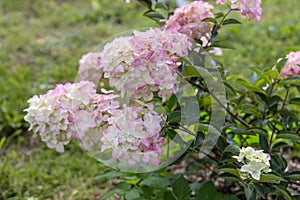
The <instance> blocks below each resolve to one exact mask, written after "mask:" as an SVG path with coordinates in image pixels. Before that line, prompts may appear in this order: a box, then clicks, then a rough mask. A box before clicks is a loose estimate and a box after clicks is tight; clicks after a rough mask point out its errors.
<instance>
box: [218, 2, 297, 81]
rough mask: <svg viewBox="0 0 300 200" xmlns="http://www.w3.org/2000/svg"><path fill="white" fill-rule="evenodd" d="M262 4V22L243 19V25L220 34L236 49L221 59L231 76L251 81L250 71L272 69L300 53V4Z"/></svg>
mask: <svg viewBox="0 0 300 200" xmlns="http://www.w3.org/2000/svg"><path fill="white" fill-rule="evenodd" d="M262 2H263V3H262V8H263V14H262V18H261V21H260V22H258V23H257V22H255V21H250V22H249V21H248V20H246V19H241V18H240V21H241V22H242V24H241V25H230V26H228V27H224V30H222V31H221V33H220V35H221V38H222V39H224V40H227V41H229V42H232V43H233V45H234V47H235V50H224V51H223V52H224V56H223V57H221V58H220V59H219V60H220V61H221V62H222V63H223V64H224V67H225V68H226V69H228V71H229V72H230V73H231V74H240V75H243V76H244V77H251V71H250V69H249V68H250V67H260V68H263V69H270V68H272V67H273V66H274V65H275V64H276V62H277V59H278V58H281V57H284V56H285V55H286V54H287V53H289V52H290V51H298V50H300V23H299V18H300V13H299V12H298V10H299V8H300V2H299V1H298V0H289V1H281V0H263V1H262ZM234 16H237V15H234ZM238 17H239V16H238Z"/></svg>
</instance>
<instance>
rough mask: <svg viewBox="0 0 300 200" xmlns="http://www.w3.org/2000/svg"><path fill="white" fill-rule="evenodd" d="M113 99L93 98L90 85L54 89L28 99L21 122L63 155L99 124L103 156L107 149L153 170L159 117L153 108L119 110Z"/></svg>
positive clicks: (158, 148) (110, 96) (159, 139)
mask: <svg viewBox="0 0 300 200" xmlns="http://www.w3.org/2000/svg"><path fill="white" fill-rule="evenodd" d="M116 97H117V95H113V94H106V95H103V94H97V93H96V90H95V85H94V84H93V83H92V82H88V81H81V82H78V83H73V84H71V83H67V84H65V85H57V86H56V87H55V88H54V89H53V90H49V91H48V92H47V93H46V94H44V95H40V96H37V95H35V96H33V97H32V98H31V99H29V100H28V102H29V104H30V105H29V108H27V109H25V111H26V112H27V114H26V116H25V120H26V121H27V122H28V123H30V128H29V130H33V132H34V133H35V134H36V135H37V134H38V136H39V137H40V138H41V140H42V141H44V142H45V143H46V144H47V146H48V147H49V148H54V149H56V151H58V152H63V151H64V146H65V145H66V144H68V143H69V142H70V140H71V138H75V139H78V140H83V139H84V137H85V135H86V133H87V132H89V131H91V130H93V129H94V128H98V127H101V126H103V127H105V128H103V129H104V131H103V136H102V137H101V138H100V141H101V143H102V146H101V152H103V151H105V150H106V149H111V150H112V157H113V158H114V159H119V160H127V161H128V163H129V164H130V165H134V164H135V163H137V162H145V163H152V164H153V165H154V166H157V165H158V164H159V163H160V159H159V156H160V155H161V154H162V152H163V147H162V144H164V138H162V137H160V135H159V133H160V130H161V125H160V123H161V121H162V119H161V117H160V115H158V114H156V113H154V112H153V111H152V112H151V110H150V108H153V106H148V107H147V108H143V107H129V106H126V105H124V108H121V107H120V103H119V102H118V101H116V100H115V98H116ZM93 136H95V137H100V136H101V135H100V133H96V135H95V134H94V135H93ZM87 137H89V135H88V136H87Z"/></svg>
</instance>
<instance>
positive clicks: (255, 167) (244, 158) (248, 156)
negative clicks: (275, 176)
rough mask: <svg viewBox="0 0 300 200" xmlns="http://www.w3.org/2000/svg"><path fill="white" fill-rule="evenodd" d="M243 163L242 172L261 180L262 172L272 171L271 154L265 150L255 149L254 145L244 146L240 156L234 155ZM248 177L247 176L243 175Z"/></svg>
mask: <svg viewBox="0 0 300 200" xmlns="http://www.w3.org/2000/svg"><path fill="white" fill-rule="evenodd" d="M233 157H234V158H236V159H237V160H238V161H239V162H241V163H242V164H243V166H242V167H241V172H242V173H248V174H250V175H251V177H252V178H254V179H256V180H259V179H260V175H261V173H263V172H265V173H267V172H270V171H271V169H270V159H271V158H270V155H269V154H266V153H263V150H255V149H254V148H252V147H246V148H244V147H242V149H241V150H240V154H239V156H233ZM242 177H244V178H246V177H247V176H245V175H243V176H242Z"/></svg>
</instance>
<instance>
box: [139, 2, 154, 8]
mask: <svg viewBox="0 0 300 200" xmlns="http://www.w3.org/2000/svg"><path fill="white" fill-rule="evenodd" d="M138 2H140V3H141V4H143V5H144V6H146V7H148V8H149V9H151V7H152V1H151V0H138Z"/></svg>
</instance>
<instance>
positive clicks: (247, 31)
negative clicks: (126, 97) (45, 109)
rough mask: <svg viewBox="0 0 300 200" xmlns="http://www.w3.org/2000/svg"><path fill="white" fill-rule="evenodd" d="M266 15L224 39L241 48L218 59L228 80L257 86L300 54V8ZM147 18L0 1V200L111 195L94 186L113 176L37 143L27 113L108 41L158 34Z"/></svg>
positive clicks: (84, 157) (131, 9) (135, 7)
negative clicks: (256, 73)
mask: <svg viewBox="0 0 300 200" xmlns="http://www.w3.org/2000/svg"><path fill="white" fill-rule="evenodd" d="M211 2H212V1H211ZM262 7H263V15H262V20H261V22H259V23H256V22H253V21H252V22H248V21H247V20H241V21H242V23H243V24H242V25H232V26H227V27H226V28H224V29H223V30H222V31H221V33H220V35H221V38H222V39H225V40H228V41H230V42H232V43H233V45H234V46H235V48H236V49H235V50H224V51H223V53H224V56H223V57H219V58H216V59H217V60H219V61H220V62H222V63H223V65H224V67H225V68H226V69H227V70H228V73H229V74H235V75H240V76H244V77H247V78H250V77H251V71H250V70H249V68H250V67H254V66H255V67H260V68H263V69H269V68H271V67H272V66H273V65H274V64H275V63H276V61H277V59H278V58H279V57H283V56H285V55H286V54H287V53H288V52H290V51H296V50H300V22H299V19H300V12H299V9H300V2H299V0H289V1H282V0H263V4H262ZM143 11H145V9H144V8H143V7H142V6H140V5H139V4H137V3H132V4H126V3H120V2H118V1H117V0H113V1H112V0H98V1H97V0H90V1H83V0H79V1H71V0H67V1H63V0H55V1H54V0H51V1H42V0H36V1H35V0H24V1H21V0H12V1H10V0H0V85H1V86H0V199H26V198H30V197H31V199H35V198H36V199H47V198H48V199H97V198H98V197H99V196H101V195H102V194H103V193H104V192H105V191H107V190H108V189H109V187H110V186H111V183H106V182H101V181H99V180H94V177H95V176H96V175H97V174H99V173H101V172H102V171H105V170H108V169H107V168H106V167H104V166H101V165H99V164H98V163H97V162H96V160H95V159H94V158H93V157H92V156H90V155H89V154H88V153H87V152H84V151H83V150H81V148H80V147H79V145H78V144H76V143H72V144H71V145H70V146H69V147H68V148H67V149H66V152H65V153H64V154H58V153H56V152H55V151H54V150H50V149H47V148H46V147H45V145H44V144H38V143H37V141H35V140H33V139H32V138H31V137H30V134H31V133H29V132H27V131H26V130H27V128H28V125H27V124H26V123H24V121H23V117H24V112H23V109H24V108H26V106H28V105H27V103H26V100H27V99H28V98H29V97H31V96H32V95H34V94H42V93H44V92H45V91H47V90H48V89H52V88H53V87H54V86H55V84H57V83H65V82H69V81H74V80H75V77H76V74H77V69H78V61H79V59H80V58H81V56H82V55H83V54H85V53H88V52H89V51H91V50H92V49H93V48H94V47H96V46H97V45H98V44H99V43H101V42H102V41H105V40H106V39H107V38H109V37H111V36H112V35H114V34H116V33H120V32H122V31H126V30H128V29H134V28H141V27H149V26H152V27H154V26H157V25H156V24H155V23H154V22H152V21H150V20H149V19H147V18H145V17H142V13H143ZM235 16H238V15H235ZM233 84H234V83H233Z"/></svg>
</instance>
